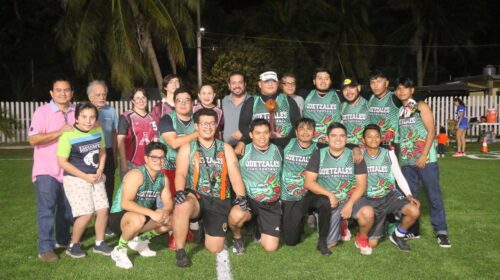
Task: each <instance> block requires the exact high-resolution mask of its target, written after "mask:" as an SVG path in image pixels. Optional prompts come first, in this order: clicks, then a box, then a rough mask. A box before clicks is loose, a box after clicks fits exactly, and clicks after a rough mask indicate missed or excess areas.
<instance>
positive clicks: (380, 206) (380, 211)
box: [352, 191, 410, 239]
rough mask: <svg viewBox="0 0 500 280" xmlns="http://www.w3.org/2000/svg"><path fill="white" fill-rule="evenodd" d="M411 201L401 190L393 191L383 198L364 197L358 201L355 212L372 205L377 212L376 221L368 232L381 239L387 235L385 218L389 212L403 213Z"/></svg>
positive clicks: (369, 235)
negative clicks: (402, 210)
mask: <svg viewBox="0 0 500 280" xmlns="http://www.w3.org/2000/svg"><path fill="white" fill-rule="evenodd" d="M408 203H410V201H409V200H408V199H406V197H405V196H404V195H402V194H401V193H400V192H399V191H392V192H390V193H388V194H387V195H386V196H384V197H382V198H367V197H362V198H360V199H359V200H358V201H356V204H355V208H356V209H353V211H352V212H353V213H355V211H356V213H357V211H358V210H359V209H361V207H363V206H366V205H368V206H371V207H373V210H374V212H375V222H374V223H373V227H372V229H371V230H370V233H369V234H368V237H369V238H370V239H380V238H382V237H384V236H385V220H386V217H387V214H394V215H401V209H403V208H404V207H405V206H406V205H407V204H408Z"/></svg>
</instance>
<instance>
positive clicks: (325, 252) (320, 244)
mask: <svg viewBox="0 0 500 280" xmlns="http://www.w3.org/2000/svg"><path fill="white" fill-rule="evenodd" d="M316 249H318V251H319V252H320V253H321V254H322V255H323V256H327V257H328V256H331V255H332V251H330V249H328V245H326V241H324V240H318V245H317V246H316Z"/></svg>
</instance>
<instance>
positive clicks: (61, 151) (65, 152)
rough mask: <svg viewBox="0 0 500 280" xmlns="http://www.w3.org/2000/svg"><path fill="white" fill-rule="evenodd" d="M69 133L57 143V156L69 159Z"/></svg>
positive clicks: (64, 133) (65, 133)
mask: <svg viewBox="0 0 500 280" xmlns="http://www.w3.org/2000/svg"><path fill="white" fill-rule="evenodd" d="M68 137H69V135H68V132H63V134H62V135H61V137H59V141H58V142H57V156H58V157H65V158H69V155H70V154H71V144H70V143H69V138H68Z"/></svg>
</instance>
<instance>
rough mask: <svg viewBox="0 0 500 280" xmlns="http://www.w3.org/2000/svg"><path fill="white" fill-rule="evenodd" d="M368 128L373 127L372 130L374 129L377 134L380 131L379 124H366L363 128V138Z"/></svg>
mask: <svg viewBox="0 0 500 280" xmlns="http://www.w3.org/2000/svg"><path fill="white" fill-rule="evenodd" d="M370 129H373V130H376V131H377V132H378V133H379V134H380V133H381V131H380V126H378V125H377V124H374V123H371V124H367V125H366V126H365V129H364V130H363V138H365V134H366V132H367V131H368V130H370Z"/></svg>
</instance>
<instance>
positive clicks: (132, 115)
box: [118, 110, 158, 165]
mask: <svg viewBox="0 0 500 280" xmlns="http://www.w3.org/2000/svg"><path fill="white" fill-rule="evenodd" d="M118 134H122V135H126V137H125V156H126V158H127V160H128V161H130V162H132V163H133V164H135V165H143V164H144V163H145V162H144V155H145V151H144V148H145V147H146V145H147V144H148V143H149V142H151V141H153V140H156V139H158V126H157V125H156V121H155V120H154V118H153V116H152V115H151V114H149V113H148V114H146V115H145V116H144V117H143V116H141V115H139V114H137V113H136V112H135V111H134V110H128V111H126V112H124V113H123V114H122V115H121V116H120V120H119V122H118Z"/></svg>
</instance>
